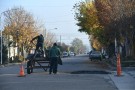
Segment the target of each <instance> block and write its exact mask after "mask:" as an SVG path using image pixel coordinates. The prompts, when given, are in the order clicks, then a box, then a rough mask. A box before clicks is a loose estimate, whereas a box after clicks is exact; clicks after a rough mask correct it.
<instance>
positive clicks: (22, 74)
mask: <svg viewBox="0 0 135 90" xmlns="http://www.w3.org/2000/svg"><path fill="white" fill-rule="evenodd" d="M19 74H20V75H19V76H20V77H24V76H25V74H24V68H23V65H22V64H21V68H20V73H19Z"/></svg>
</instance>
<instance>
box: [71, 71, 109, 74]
mask: <svg viewBox="0 0 135 90" xmlns="http://www.w3.org/2000/svg"><path fill="white" fill-rule="evenodd" d="M70 74H111V73H110V72H107V71H73V72H71V73H70Z"/></svg>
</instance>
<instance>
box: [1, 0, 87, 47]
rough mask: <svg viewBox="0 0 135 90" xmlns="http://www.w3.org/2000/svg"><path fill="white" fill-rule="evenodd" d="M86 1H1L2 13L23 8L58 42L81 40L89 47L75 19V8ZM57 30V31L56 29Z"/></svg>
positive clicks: (85, 36) (68, 42) (67, 42)
mask: <svg viewBox="0 0 135 90" xmlns="http://www.w3.org/2000/svg"><path fill="white" fill-rule="evenodd" d="M80 1H85V0H0V8H1V9H0V13H2V12H4V11H6V10H8V9H11V8H13V7H20V6H21V7H23V8H24V9H25V10H26V11H28V12H30V13H31V14H33V16H34V17H35V18H36V19H38V20H39V21H41V22H42V23H44V25H45V28H46V30H47V31H48V32H52V33H54V34H55V35H56V37H57V39H58V41H60V36H61V42H64V43H66V44H70V43H71V42H72V41H73V39H74V38H79V39H81V40H82V41H83V44H84V45H87V46H89V47H90V45H89V40H88V35H86V34H85V33H81V32H79V31H78V29H79V27H78V26H77V25H76V23H77V21H76V20H75V19H74V15H75V14H74V9H73V6H74V5H75V4H76V3H78V2H80ZM54 28H57V29H54Z"/></svg>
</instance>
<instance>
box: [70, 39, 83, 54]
mask: <svg viewBox="0 0 135 90" xmlns="http://www.w3.org/2000/svg"><path fill="white" fill-rule="evenodd" d="M71 46H72V47H74V50H75V53H77V54H79V53H82V50H83V46H84V45H83V42H82V40H80V39H79V38H75V39H74V40H73V41H72V42H71Z"/></svg>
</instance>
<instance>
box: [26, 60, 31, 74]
mask: <svg viewBox="0 0 135 90" xmlns="http://www.w3.org/2000/svg"><path fill="white" fill-rule="evenodd" d="M27 74H31V61H28V62H27Z"/></svg>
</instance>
